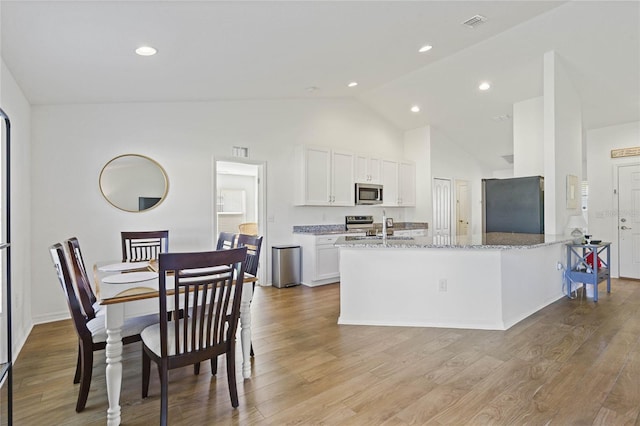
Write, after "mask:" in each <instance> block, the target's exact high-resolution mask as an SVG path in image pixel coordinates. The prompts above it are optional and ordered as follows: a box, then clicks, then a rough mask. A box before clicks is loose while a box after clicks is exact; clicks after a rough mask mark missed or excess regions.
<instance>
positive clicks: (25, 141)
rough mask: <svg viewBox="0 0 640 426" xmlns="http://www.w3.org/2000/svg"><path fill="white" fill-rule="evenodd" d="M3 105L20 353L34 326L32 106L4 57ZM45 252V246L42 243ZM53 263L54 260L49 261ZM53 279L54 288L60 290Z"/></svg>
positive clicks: (15, 330)
mask: <svg viewBox="0 0 640 426" xmlns="http://www.w3.org/2000/svg"><path fill="white" fill-rule="evenodd" d="M1 66H2V68H1V72H0V106H2V109H3V110H4V112H6V113H7V115H8V116H9V119H10V120H11V256H12V262H11V263H12V265H11V277H12V278H11V280H12V295H11V298H12V307H13V309H12V320H13V354H14V356H17V354H18V352H19V350H20V348H21V347H22V345H23V344H24V342H25V340H26V339H27V336H28V334H29V332H30V331H31V327H32V325H33V323H32V318H31V306H30V303H29V301H30V300H31V296H32V292H31V285H30V283H31V216H30V215H29V211H30V210H31V144H30V138H31V134H30V133H31V130H30V129H31V109H30V106H29V103H28V102H27V100H26V98H25V96H24V94H23V93H22V91H21V90H20V88H19V87H18V85H17V84H16V82H15V80H14V78H13V76H12V75H11V72H10V71H9V70H8V69H7V68H6V66H5V64H4V61H3V62H2V64H1ZM43 252H45V253H46V247H43ZM49 263H51V261H49ZM53 278H54V280H52V281H50V282H48V284H49V285H50V287H51V291H58V292H59V291H60V286H59V284H58V283H57V280H56V279H55V275H53Z"/></svg>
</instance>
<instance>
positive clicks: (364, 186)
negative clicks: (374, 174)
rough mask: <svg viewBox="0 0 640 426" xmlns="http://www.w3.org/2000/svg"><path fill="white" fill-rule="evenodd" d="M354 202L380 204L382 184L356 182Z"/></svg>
mask: <svg viewBox="0 0 640 426" xmlns="http://www.w3.org/2000/svg"><path fill="white" fill-rule="evenodd" d="M356 204H382V185H375V184H371V183H356Z"/></svg>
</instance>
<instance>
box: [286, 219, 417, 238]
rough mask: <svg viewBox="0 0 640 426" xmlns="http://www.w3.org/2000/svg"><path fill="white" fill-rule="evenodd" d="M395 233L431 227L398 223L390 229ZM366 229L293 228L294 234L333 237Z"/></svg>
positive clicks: (342, 225) (374, 225)
mask: <svg viewBox="0 0 640 426" xmlns="http://www.w3.org/2000/svg"><path fill="white" fill-rule="evenodd" d="M371 227H372V228H376V229H381V228H382V224H381V223H379V222H378V223H374V224H372V225H371ZM389 229H393V230H394V231H403V230H407V229H429V225H428V224H427V223H426V222H396V223H395V224H394V225H393V227H391V228H389ZM363 232H366V229H350V230H346V229H345V225H344V224H335V225H295V226H294V227H293V233H294V234H306V235H332V234H352V233H363Z"/></svg>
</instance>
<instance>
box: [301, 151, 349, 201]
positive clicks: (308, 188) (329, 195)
mask: <svg viewBox="0 0 640 426" xmlns="http://www.w3.org/2000/svg"><path fill="white" fill-rule="evenodd" d="M296 149H297V152H296V155H297V157H298V158H297V163H298V167H299V173H298V179H296V184H297V186H298V188H297V190H296V204H297V205H304V206H353V205H354V180H353V171H354V155H353V154H352V153H350V152H345V151H338V150H331V149H330V148H326V147H317V146H300V147H297V148H296Z"/></svg>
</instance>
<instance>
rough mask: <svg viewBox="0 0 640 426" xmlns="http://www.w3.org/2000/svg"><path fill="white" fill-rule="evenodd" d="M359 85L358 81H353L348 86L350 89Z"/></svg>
mask: <svg viewBox="0 0 640 426" xmlns="http://www.w3.org/2000/svg"><path fill="white" fill-rule="evenodd" d="M357 85H358V82H357V81H352V82H351V83H349V84H347V86H349V87H356V86H357Z"/></svg>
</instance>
